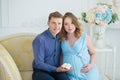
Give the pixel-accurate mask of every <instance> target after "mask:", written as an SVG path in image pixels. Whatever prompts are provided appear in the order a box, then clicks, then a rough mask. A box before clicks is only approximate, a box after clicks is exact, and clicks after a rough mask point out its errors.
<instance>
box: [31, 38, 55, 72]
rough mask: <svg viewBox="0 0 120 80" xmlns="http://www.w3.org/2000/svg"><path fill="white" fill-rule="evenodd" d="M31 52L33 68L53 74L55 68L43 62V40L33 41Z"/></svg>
mask: <svg viewBox="0 0 120 80" xmlns="http://www.w3.org/2000/svg"><path fill="white" fill-rule="evenodd" d="M33 52H34V61H35V64H34V65H35V66H34V67H35V68H37V69H41V70H44V71H48V72H55V71H56V70H57V67H55V66H52V65H49V64H47V63H45V62H44V58H45V43H44V40H43V39H39V38H36V39H35V40H34V41H33Z"/></svg>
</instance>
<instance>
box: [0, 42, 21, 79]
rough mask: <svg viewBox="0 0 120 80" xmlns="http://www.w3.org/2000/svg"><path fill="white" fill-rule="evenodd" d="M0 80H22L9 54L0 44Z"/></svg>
mask: <svg viewBox="0 0 120 80" xmlns="http://www.w3.org/2000/svg"><path fill="white" fill-rule="evenodd" d="M0 69H1V70H0V76H1V77H0V80H22V78H21V75H20V73H19V70H18V68H17V66H16V64H15V62H14V60H13V59H12V57H11V56H10V54H9V52H8V51H7V50H6V49H5V48H4V47H3V46H2V45H1V44H0Z"/></svg>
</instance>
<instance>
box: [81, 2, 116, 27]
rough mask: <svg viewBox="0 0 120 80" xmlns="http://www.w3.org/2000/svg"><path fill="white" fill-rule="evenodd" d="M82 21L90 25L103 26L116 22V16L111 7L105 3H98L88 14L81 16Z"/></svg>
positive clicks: (84, 13)
mask: <svg viewBox="0 0 120 80" xmlns="http://www.w3.org/2000/svg"><path fill="white" fill-rule="evenodd" d="M81 16H82V20H83V21H84V22H86V23H90V24H92V25H100V26H105V25H108V24H111V23H114V22H116V21H117V20H118V14H117V12H116V10H115V9H114V8H113V6H112V5H109V4H106V3H98V4H97V6H95V7H93V8H92V9H90V10H89V11H88V12H83V13H82V14H81Z"/></svg>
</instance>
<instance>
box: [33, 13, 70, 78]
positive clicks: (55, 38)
mask: <svg viewBox="0 0 120 80" xmlns="http://www.w3.org/2000/svg"><path fill="white" fill-rule="evenodd" d="M62 17H63V16H62V15H61V14H60V13H59V12H57V11H56V12H53V13H50V14H49V18H48V26H49V28H48V29H47V30H46V31H44V32H43V33H41V34H39V35H38V36H37V37H36V38H35V39H34V40H33V51H34V61H33V75H32V79H33V80H69V79H68V77H67V75H66V74H65V72H66V71H68V69H65V68H63V67H60V66H59V63H60V61H59V60H60V53H61V47H60V41H59V38H60V36H59V35H58V33H59V32H60V30H61V28H62Z"/></svg>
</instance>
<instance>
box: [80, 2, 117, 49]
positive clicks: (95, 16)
mask: <svg viewBox="0 0 120 80" xmlns="http://www.w3.org/2000/svg"><path fill="white" fill-rule="evenodd" d="M81 16H82V20H83V21H84V22H86V23H89V24H90V25H92V26H94V27H93V42H94V45H95V47H98V48H103V47H104V43H103V38H104V32H105V30H106V27H107V25H109V24H111V23H115V22H116V21H117V20H119V19H118V14H117V12H116V10H115V8H114V7H113V6H112V5H109V4H106V3H98V4H97V5H96V6H95V7H93V8H92V9H90V10H89V11H88V12H83V13H82V14H81Z"/></svg>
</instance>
